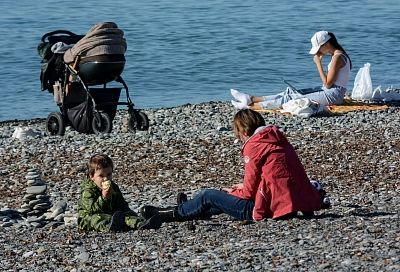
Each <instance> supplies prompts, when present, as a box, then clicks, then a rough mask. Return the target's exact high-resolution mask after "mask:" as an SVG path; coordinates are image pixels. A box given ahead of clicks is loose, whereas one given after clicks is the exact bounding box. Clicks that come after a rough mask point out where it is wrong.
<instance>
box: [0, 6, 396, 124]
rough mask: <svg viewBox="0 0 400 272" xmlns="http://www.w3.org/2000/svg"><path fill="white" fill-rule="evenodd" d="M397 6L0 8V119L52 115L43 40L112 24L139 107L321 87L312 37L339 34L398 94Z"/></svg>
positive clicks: (356, 58) (378, 80)
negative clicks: (43, 79)
mask: <svg viewBox="0 0 400 272" xmlns="http://www.w3.org/2000/svg"><path fill="white" fill-rule="evenodd" d="M399 14H400V1H398V0H381V1H375V0H359V1H353V0H350V1H321V0H309V1H304V0H281V1H267V0H247V1H243V0H230V1H225V0H213V1H211V0H203V1H198V0H160V1H148V0H114V1H106V0H96V1H89V0H86V1H73V0H72V1H71V0H70V1H63V0H58V1H50V0H40V1H31V0H17V1H16V0H12V1H11V0H1V2H0V69H1V71H0V120H9V119H29V118H34V117H46V116H47V114H48V113H49V112H50V111H57V110H58V108H57V107H56V106H55V104H54V102H53V98H52V96H51V95H50V94H49V93H47V92H41V91H40V80H39V72H40V57H39V56H38V55H37V52H36V46H37V44H38V43H39V41H40V37H41V36H42V35H43V34H44V33H46V32H49V31H53V30H57V29H66V30H70V31H73V32H76V33H79V34H84V33H86V32H87V31H88V30H89V28H90V27H91V26H92V25H93V24H95V23H96V22H100V21H114V22H116V23H117V24H118V25H119V26H120V28H121V29H123V30H124V32H125V35H126V39H127V42H128V51H127V54H126V59H127V65H126V67H125V70H124V72H123V74H122V76H123V78H124V79H125V81H126V82H127V84H128V86H129V88H130V93H131V97H132V98H133V100H134V102H135V104H136V106H137V107H139V108H149V107H163V106H166V107H167V106H175V105H181V104H185V103H198V102H202V101H210V100H214V101H216V100H218V101H220V100H223V101H226V100H229V99H231V97H230V94H229V89H230V88H233V87H234V88H239V89H241V90H244V91H249V92H251V93H253V94H258V95H263V94H265V95H267V94H272V93H275V92H277V91H279V90H282V89H284V88H285V86H284V84H283V83H282V82H281V80H280V79H281V78H282V77H284V78H286V79H291V80H292V82H293V83H294V84H296V86H298V87H299V88H301V87H309V86H315V85H320V80H319V77H318V74H317V72H316V68H315V66H314V63H313V61H312V56H310V55H309V54H308V51H309V49H310V41H309V40H310V38H311V36H312V35H313V33H314V32H316V31H318V30H329V31H332V32H334V33H335V34H336V36H337V38H338V40H339V42H340V43H341V44H342V45H343V46H344V48H345V49H346V50H347V51H348V53H349V55H350V56H351V58H352V60H353V65H354V69H353V71H352V75H351V79H350V84H349V85H350V86H349V88H352V85H353V80H354V77H355V75H356V73H357V70H358V68H360V67H361V66H362V65H363V64H364V63H365V62H370V63H371V69H372V70H371V75H372V81H373V85H374V87H375V86H378V85H382V86H384V87H388V86H390V85H394V86H400V75H399V74H400V31H399V26H400V15H399Z"/></svg>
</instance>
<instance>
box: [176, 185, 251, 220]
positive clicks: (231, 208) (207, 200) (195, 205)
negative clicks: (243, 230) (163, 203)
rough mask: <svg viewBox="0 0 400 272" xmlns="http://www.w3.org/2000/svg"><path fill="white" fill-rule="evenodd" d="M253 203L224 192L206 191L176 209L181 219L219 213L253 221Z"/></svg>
mask: <svg viewBox="0 0 400 272" xmlns="http://www.w3.org/2000/svg"><path fill="white" fill-rule="evenodd" d="M253 207H254V201H251V200H245V199H241V198H238V197H236V196H233V195H230V194H228V193H227V192H225V191H220V190H216V189H206V190H203V191H201V192H200V193H199V194H197V195H196V196H195V197H194V198H193V199H191V200H188V201H187V202H184V203H182V204H181V205H179V206H178V207H177V212H178V213H179V215H180V216H182V217H207V216H211V215H218V214H221V213H225V214H228V215H230V216H232V217H235V218H236V219H239V220H253V217H252V214H253Z"/></svg>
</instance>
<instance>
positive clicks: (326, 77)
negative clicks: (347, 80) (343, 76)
mask: <svg viewBox="0 0 400 272" xmlns="http://www.w3.org/2000/svg"><path fill="white" fill-rule="evenodd" d="M322 57H323V55H322V54H320V53H317V54H315V55H314V62H315V65H316V66H317V69H318V73H319V76H320V78H321V81H322V84H323V85H324V86H325V87H327V88H328V89H329V88H330V87H332V85H333V84H334V83H335V81H336V78H337V74H338V71H339V70H340V68H342V67H343V66H344V65H346V63H345V62H344V60H343V58H342V57H341V54H335V55H333V56H332V61H331V67H330V69H329V71H328V74H325V72H324V69H323V68H322Z"/></svg>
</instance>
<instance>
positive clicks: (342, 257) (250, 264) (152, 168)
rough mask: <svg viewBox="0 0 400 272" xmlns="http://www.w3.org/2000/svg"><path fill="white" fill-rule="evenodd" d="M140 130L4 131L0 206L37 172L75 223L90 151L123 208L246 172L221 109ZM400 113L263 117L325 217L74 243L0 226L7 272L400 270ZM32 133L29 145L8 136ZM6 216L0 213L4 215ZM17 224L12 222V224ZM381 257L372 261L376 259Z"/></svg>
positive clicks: (158, 120)
mask: <svg viewBox="0 0 400 272" xmlns="http://www.w3.org/2000/svg"><path fill="white" fill-rule="evenodd" d="M143 111H144V112H145V113H146V114H148V116H149V119H150V130H149V131H148V132H138V133H136V134H134V133H124V132H122V131H123V126H122V123H123V122H122V118H123V116H124V111H118V113H117V117H116V119H115V124H114V129H113V131H112V132H111V133H110V134H108V135H98V136H96V135H85V134H78V133H76V132H74V131H72V130H69V129H68V130H67V132H66V134H65V136H64V137H58V136H53V137H48V136H45V135H44V133H43V132H44V130H43V129H44V122H45V119H41V118H38V119H33V120H18V121H11V120H10V121H7V122H0V157H1V161H2V163H1V165H0V178H1V183H0V186H1V187H0V190H1V192H2V194H1V196H2V199H1V200H0V208H2V209H5V208H6V207H7V208H9V209H18V208H19V207H21V205H22V203H23V197H24V194H25V191H26V188H27V184H26V177H25V176H26V175H27V171H28V170H29V169H31V168H35V169H37V170H38V172H39V174H40V176H41V178H42V180H43V181H44V182H46V184H47V185H48V194H49V196H50V200H51V202H52V204H53V205H55V204H56V203H58V202H60V201H63V200H65V201H66V203H67V207H66V211H65V213H64V217H65V218H68V217H69V218H73V216H74V215H76V206H77V201H78V198H79V180H80V179H81V178H82V177H83V176H84V175H85V164H86V162H87V160H88V158H89V157H90V155H92V154H94V153H95V152H104V153H107V154H109V155H110V156H111V157H112V159H113V160H114V163H115V168H116V177H115V179H116V182H117V183H118V184H119V186H120V188H121V190H122V192H123V193H124V196H125V198H126V199H127V201H128V203H130V205H131V208H132V209H133V210H135V211H138V209H139V208H140V207H141V206H143V205H145V204H155V205H163V206H167V205H173V204H174V201H175V196H176V193H177V192H178V191H185V192H187V193H188V194H189V197H190V196H192V195H193V194H195V193H197V192H198V191H199V190H201V189H202V188H220V187H224V186H228V185H230V184H234V183H238V182H240V181H241V179H242V175H243V166H242V160H241V158H240V147H241V146H240V144H239V143H236V142H235V138H234V135H233V132H232V128H231V122H232V119H233V116H234V114H235V112H236V111H235V110H234V109H233V107H232V106H231V105H230V104H229V102H205V103H200V104H189V105H187V104H186V105H182V106H178V107H171V108H158V109H144V110H143ZM399 113H400V108H399V107H391V108H389V109H387V110H383V111H370V112H366V111H364V112H351V113H347V114H343V115H338V116H330V117H311V118H309V119H300V118H296V117H290V116H285V115H280V114H263V116H264V117H265V119H266V122H267V123H274V124H276V125H278V126H279V127H280V128H281V129H282V131H284V132H285V134H286V135H287V137H288V139H289V141H290V142H291V143H292V144H293V146H294V147H295V149H296V151H297V152H298V154H299V157H300V159H301V161H302V162H303V164H304V167H305V168H306V171H307V173H308V174H309V177H310V178H315V179H319V180H321V181H322V184H323V185H324V187H325V189H326V190H327V192H328V194H329V196H330V198H331V200H332V205H333V207H332V209H329V210H322V211H319V212H318V213H317V215H316V217H315V218H313V219H309V220H305V219H301V218H296V219H291V220H281V221H274V220H266V221H264V222H260V223H254V224H245V223H243V222H239V221H233V220H231V218H229V217H228V216H225V215H224V216H216V217H213V219H212V220H210V221H195V222H194V230H190V229H188V227H187V224H186V223H168V224H164V225H163V226H162V228H161V229H160V230H157V231H153V230H148V231H145V230H143V231H137V232H128V233H116V234H111V233H106V234H98V233H78V232H77V230H76V226H75V225H74V223H73V219H72V222H69V223H70V224H65V221H60V224H50V223H48V222H46V224H45V225H43V226H41V227H35V226H33V225H32V224H31V225H29V224H27V222H26V220H22V221H21V222H15V223H12V224H11V225H9V224H8V226H5V225H4V223H6V221H4V220H6V219H5V218H4V217H2V219H4V220H3V221H2V223H0V230H1V231H0V233H1V234H0V239H1V241H2V244H3V245H4V246H3V247H2V249H1V251H2V252H3V256H4V257H3V258H2V259H1V260H0V266H1V267H3V268H4V270H6V271H11V270H15V269H16V270H19V269H28V270H34V269H38V268H39V267H40V269H41V270H69V271H78V270H79V269H82V270H96V269H100V270H112V269H116V270H123V271H130V270H132V271H136V270H149V269H153V270H154V269H156V270H161V271H164V270H180V271H181V270H183V271H194V270H207V269H208V270H209V271H215V270H227V271H256V270H260V271H265V270H273V269H275V270H276V269H278V270H282V271H289V270H296V271H297V270H299V271H302V270H316V271H320V270H330V271H348V270H360V271H373V270H375V271H383V270H384V271H398V270H399V268H400V267H399V261H400V259H399V256H398V252H399V249H400V240H399V236H398V233H399V232H400V224H399V211H398V207H399V206H400V197H399V195H400V194H399V193H400V188H399V185H398V177H399V176H400V167H399V158H400V135H399V133H398V125H399V124H400V114H399ZM20 125H28V126H29V127H31V128H32V129H34V130H35V131H36V132H38V136H37V137H36V138H28V139H25V140H24V141H19V140H17V139H13V138H11V135H12V134H13V132H14V130H15V128H16V127H18V126H20ZM2 216H4V215H2ZM16 221H18V220H16ZM378 252H379V254H378Z"/></svg>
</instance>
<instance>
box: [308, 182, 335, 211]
mask: <svg viewBox="0 0 400 272" xmlns="http://www.w3.org/2000/svg"><path fill="white" fill-rule="evenodd" d="M310 182H311V184H312V185H313V186H314V187H315V189H317V190H318V192H319V196H320V198H321V209H330V208H331V207H332V205H331V200H330V199H329V197H328V196H327V194H326V191H325V190H324V188H323V187H322V184H321V183H320V182H319V181H317V180H310Z"/></svg>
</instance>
